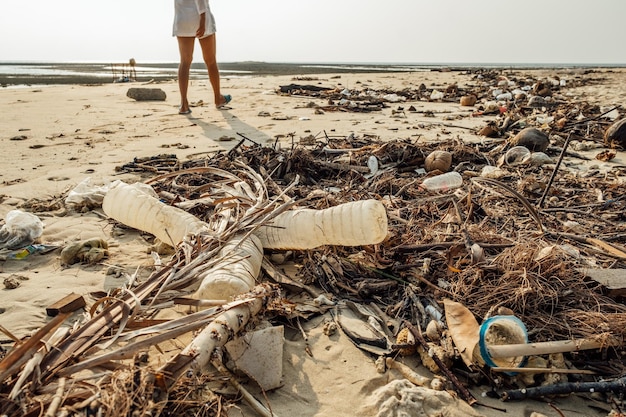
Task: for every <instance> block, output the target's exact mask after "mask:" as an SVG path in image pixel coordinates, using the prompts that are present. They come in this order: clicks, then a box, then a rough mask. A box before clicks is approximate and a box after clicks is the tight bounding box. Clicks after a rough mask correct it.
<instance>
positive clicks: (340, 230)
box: [255, 199, 387, 250]
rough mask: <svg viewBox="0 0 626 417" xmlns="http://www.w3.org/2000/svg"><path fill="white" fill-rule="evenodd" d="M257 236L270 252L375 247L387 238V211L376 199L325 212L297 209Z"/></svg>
mask: <svg viewBox="0 0 626 417" xmlns="http://www.w3.org/2000/svg"><path fill="white" fill-rule="evenodd" d="M255 234H256V235H257V236H258V237H259V238H260V239H261V242H262V244H263V247H264V248H268V249H300V250H303V249H313V248H317V247H319V246H322V245H341V246H361V245H374V244H377V243H380V242H382V241H383V240H384V239H385V237H386V236H387V211H386V210H385V206H384V205H383V204H382V203H381V202H380V201H378V200H374V199H370V200H359V201H352V202H349V203H344V204H340V205H338V206H335V207H330V208H327V209H324V210H314V209H295V210H290V211H286V212H284V213H281V214H279V215H278V216H276V217H275V218H274V219H273V220H272V221H271V222H270V223H268V224H267V225H264V226H263V227H260V228H259V229H258V230H257V231H256V232H255Z"/></svg>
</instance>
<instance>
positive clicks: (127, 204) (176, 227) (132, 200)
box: [102, 183, 207, 246]
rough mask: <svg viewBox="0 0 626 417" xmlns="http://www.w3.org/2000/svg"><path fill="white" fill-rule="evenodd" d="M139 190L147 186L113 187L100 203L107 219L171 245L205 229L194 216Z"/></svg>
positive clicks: (125, 185)
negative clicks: (146, 233)
mask: <svg viewBox="0 0 626 417" xmlns="http://www.w3.org/2000/svg"><path fill="white" fill-rule="evenodd" d="M142 187H146V184H139V183H138V184H133V185H128V184H124V183H121V184H120V185H118V186H117V187H115V188H112V189H111V190H109V191H108V192H107V193H106V195H105V196H104V199H103V200H102V210H103V211H104V213H105V214H106V215H107V216H109V217H111V218H113V219H115V220H117V221H119V222H121V223H124V224H125V225H127V226H130V227H134V228H135V229H139V230H142V231H144V232H148V233H151V234H153V235H154V236H156V237H157V238H159V239H160V240H161V241H162V242H163V243H166V244H168V245H172V246H176V245H178V244H179V243H180V242H182V241H183V238H184V237H185V236H186V235H187V234H190V233H193V234H197V233H199V232H200V231H202V230H203V229H204V228H205V227H206V226H207V224H206V223H205V222H203V221H201V220H200V219H198V218H197V217H196V216H194V215H192V214H190V213H187V212H186V211H184V210H182V209H179V208H178V207H174V206H169V205H167V204H165V203H162V202H161V201H159V200H158V199H156V198H155V197H153V196H152V195H150V194H149V193H148V192H146V191H144V190H143V189H142Z"/></svg>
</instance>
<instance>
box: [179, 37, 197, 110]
mask: <svg viewBox="0 0 626 417" xmlns="http://www.w3.org/2000/svg"><path fill="white" fill-rule="evenodd" d="M195 40H196V38H190V37H180V36H179V37H178V52H179V54H180V62H179V63H178V89H179V91H180V108H179V109H178V111H179V113H183V112H186V111H189V100H188V99H187V90H188V88H189V71H190V70H191V62H192V61H193V46H194V42H195Z"/></svg>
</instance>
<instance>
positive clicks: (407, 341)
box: [396, 327, 417, 356]
mask: <svg viewBox="0 0 626 417" xmlns="http://www.w3.org/2000/svg"><path fill="white" fill-rule="evenodd" d="M396 344H398V345H404V346H406V347H402V348H400V349H399V350H398V353H400V355H402V356H411V355H414V354H415V352H416V351H417V350H416V347H415V338H414V337H413V335H412V334H411V332H410V331H409V329H407V328H406V327H405V328H403V329H402V330H400V332H398V336H396Z"/></svg>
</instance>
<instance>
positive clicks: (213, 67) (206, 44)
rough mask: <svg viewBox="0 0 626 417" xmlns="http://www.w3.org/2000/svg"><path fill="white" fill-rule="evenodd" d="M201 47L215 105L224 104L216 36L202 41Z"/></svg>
mask: <svg viewBox="0 0 626 417" xmlns="http://www.w3.org/2000/svg"><path fill="white" fill-rule="evenodd" d="M200 47H201V48H202V58H203V59H204V63H205V65H206V68H207V71H208V73H209V81H210V82H211V87H212V88H213V95H214V100H215V105H216V106H219V105H220V104H224V103H225V102H226V100H224V97H222V92H221V91H220V70H219V67H218V66H217V58H216V54H215V49H216V48H215V34H213V35H209V36H207V37H206V38H202V39H200Z"/></svg>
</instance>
